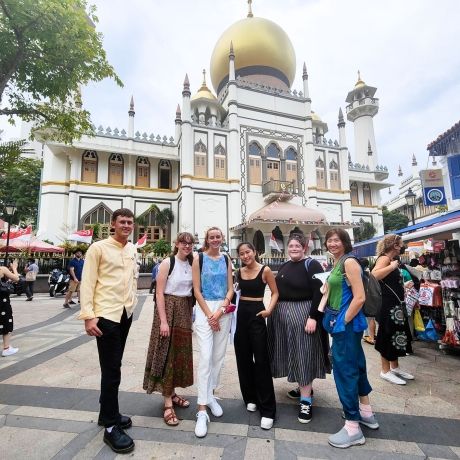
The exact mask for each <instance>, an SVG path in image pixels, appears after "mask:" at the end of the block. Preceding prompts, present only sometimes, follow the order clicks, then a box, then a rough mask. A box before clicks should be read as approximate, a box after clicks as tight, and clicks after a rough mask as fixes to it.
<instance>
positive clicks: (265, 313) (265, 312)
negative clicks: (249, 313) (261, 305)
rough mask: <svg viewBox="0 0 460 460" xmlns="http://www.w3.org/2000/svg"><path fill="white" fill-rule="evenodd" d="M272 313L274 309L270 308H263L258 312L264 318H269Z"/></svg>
mask: <svg viewBox="0 0 460 460" xmlns="http://www.w3.org/2000/svg"><path fill="white" fill-rule="evenodd" d="M271 314H272V311H271V310H270V309H267V310H265V309H264V310H261V311H259V313H257V315H256V316H262V318H268V317H269V316H270V315H271Z"/></svg>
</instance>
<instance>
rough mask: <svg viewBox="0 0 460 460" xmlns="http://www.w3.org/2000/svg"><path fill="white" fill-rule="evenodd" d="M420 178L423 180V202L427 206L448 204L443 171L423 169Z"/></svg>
mask: <svg viewBox="0 0 460 460" xmlns="http://www.w3.org/2000/svg"><path fill="white" fill-rule="evenodd" d="M420 178H421V179H422V189H423V202H424V204H425V206H438V205H441V204H447V199H446V192H445V190H444V180H443V178H442V169H422V170H421V171H420Z"/></svg>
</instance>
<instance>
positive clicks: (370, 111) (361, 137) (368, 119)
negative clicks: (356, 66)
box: [345, 71, 379, 171]
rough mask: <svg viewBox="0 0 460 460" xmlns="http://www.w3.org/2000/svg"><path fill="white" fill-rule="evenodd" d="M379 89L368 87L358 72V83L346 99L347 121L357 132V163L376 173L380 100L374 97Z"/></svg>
mask: <svg viewBox="0 0 460 460" xmlns="http://www.w3.org/2000/svg"><path fill="white" fill-rule="evenodd" d="M376 91H377V88H374V87H372V86H368V85H366V83H364V81H363V80H361V74H360V72H359V71H358V81H357V82H356V84H355V87H354V88H353V90H352V91H350V92H349V93H348V95H347V98H346V99H345V100H346V102H348V105H347V106H346V110H347V119H348V120H350V121H351V122H353V124H354V131H355V162H357V163H359V164H360V165H363V166H368V167H369V169H370V170H371V171H375V167H376V166H377V164H378V158H377V146H376V143H375V134H374V121H373V118H374V116H375V115H377V112H378V111H379V100H378V99H377V98H375V97H374V95H375V93H376Z"/></svg>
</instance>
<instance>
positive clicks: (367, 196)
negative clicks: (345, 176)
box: [363, 182, 372, 206]
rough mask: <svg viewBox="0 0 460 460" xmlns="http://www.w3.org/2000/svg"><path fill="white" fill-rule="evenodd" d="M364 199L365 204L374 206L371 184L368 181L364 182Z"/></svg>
mask: <svg viewBox="0 0 460 460" xmlns="http://www.w3.org/2000/svg"><path fill="white" fill-rule="evenodd" d="M363 201H364V206H372V194H371V186H370V185H369V184H368V183H367V182H364V184H363Z"/></svg>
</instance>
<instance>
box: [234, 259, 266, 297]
mask: <svg viewBox="0 0 460 460" xmlns="http://www.w3.org/2000/svg"><path fill="white" fill-rule="evenodd" d="M264 268H265V265H262V268H261V269H260V272H259V273H258V274H257V276H256V277H255V278H252V279H250V280H244V279H243V278H241V272H240V271H238V284H239V286H240V289H241V296H242V297H253V298H260V297H263V296H264V293H265V286H266V284H267V283H264V282H263V280H262V273H263V271H264Z"/></svg>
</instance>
